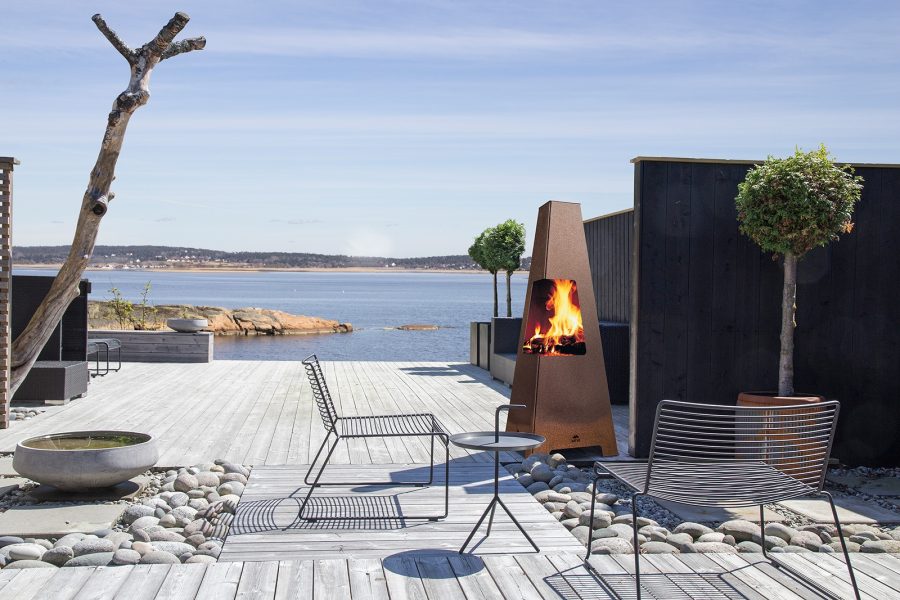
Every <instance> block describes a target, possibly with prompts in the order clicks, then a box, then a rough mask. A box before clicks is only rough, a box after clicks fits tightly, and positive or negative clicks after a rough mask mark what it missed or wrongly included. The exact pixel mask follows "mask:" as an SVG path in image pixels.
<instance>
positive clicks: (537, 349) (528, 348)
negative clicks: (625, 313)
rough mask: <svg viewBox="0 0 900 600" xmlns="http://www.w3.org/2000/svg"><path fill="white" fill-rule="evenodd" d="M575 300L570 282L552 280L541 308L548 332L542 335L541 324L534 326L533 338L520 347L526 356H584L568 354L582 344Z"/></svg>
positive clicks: (577, 307)
mask: <svg viewBox="0 0 900 600" xmlns="http://www.w3.org/2000/svg"><path fill="white" fill-rule="evenodd" d="M576 298H577V288H576V286H575V282H574V281H572V280H571V279H554V280H553V288H552V292H551V293H550V297H549V298H548V300H547V302H546V304H545V305H544V308H545V309H546V311H547V315H546V321H547V323H548V324H549V328H548V329H547V332H546V333H543V334H542V333H541V323H537V324H535V327H534V335H533V336H531V338H529V339H528V340H526V341H525V343H524V345H523V347H524V350H525V352H526V353H529V354H544V355H550V356H561V355H564V354H584V352H583V350H582V351H572V349H574V348H575V347H576V345H578V344H583V343H584V326H583V325H582V320H581V308H580V307H579V306H578V303H577V300H576ZM532 310H534V308H533V309H532ZM566 349H569V351H566ZM561 350H562V351H561Z"/></svg>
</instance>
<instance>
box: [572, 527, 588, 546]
mask: <svg viewBox="0 0 900 600" xmlns="http://www.w3.org/2000/svg"><path fill="white" fill-rule="evenodd" d="M572 535H573V536H574V537H575V539H576V540H578V541H579V542H581V545H582V546H587V543H588V540H589V539H590V538H591V531H590V529H588V528H587V527H586V526H585V525H579V526H578V527H575V528H574V529H572Z"/></svg>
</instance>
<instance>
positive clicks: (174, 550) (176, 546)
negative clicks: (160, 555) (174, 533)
mask: <svg viewBox="0 0 900 600" xmlns="http://www.w3.org/2000/svg"><path fill="white" fill-rule="evenodd" d="M150 545H151V546H153V549H154V550H155V551H157V552H168V553H169V554H174V555H175V556H179V555H181V554H184V553H185V552H193V551H194V547H193V546H191V545H190V544H185V543H184V542H151V544H150Z"/></svg>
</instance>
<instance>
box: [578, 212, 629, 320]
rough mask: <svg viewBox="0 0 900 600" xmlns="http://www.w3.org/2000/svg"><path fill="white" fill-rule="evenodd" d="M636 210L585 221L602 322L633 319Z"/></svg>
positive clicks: (598, 311) (585, 231)
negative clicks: (633, 248)
mask: <svg viewBox="0 0 900 600" xmlns="http://www.w3.org/2000/svg"><path fill="white" fill-rule="evenodd" d="M633 229H634V211H633V210H631V209H629V210H624V211H622V212H618V213H614V214H611V215H607V216H604V217H598V218H596V219H590V220H588V221H585V222H584V237H585V240H586V241H587V250H588V260H589V261H590V264H591V279H592V280H593V284H594V296H596V299H597V315H598V316H599V317H600V320H601V321H614V322H616V323H627V322H628V321H629V320H630V319H631V286H630V285H629V284H628V282H629V281H631V232H632V230H633Z"/></svg>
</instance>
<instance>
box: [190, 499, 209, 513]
mask: <svg viewBox="0 0 900 600" xmlns="http://www.w3.org/2000/svg"><path fill="white" fill-rule="evenodd" d="M187 505H188V506H189V507H191V508H193V509H194V510H202V509H204V508H206V507H207V506H209V501H208V500H207V499H206V498H192V499H191V500H190V501H189V502H188V504H187Z"/></svg>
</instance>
